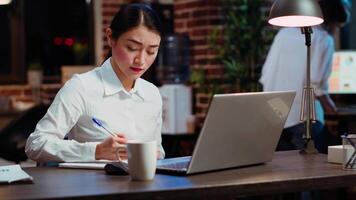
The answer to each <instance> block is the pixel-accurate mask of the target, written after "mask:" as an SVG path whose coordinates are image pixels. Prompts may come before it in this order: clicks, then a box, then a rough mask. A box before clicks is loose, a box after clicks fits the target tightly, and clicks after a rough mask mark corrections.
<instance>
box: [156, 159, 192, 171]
mask: <svg viewBox="0 0 356 200" xmlns="http://www.w3.org/2000/svg"><path fill="white" fill-rule="evenodd" d="M188 165H189V161H181V162H175V163H164V164H161V165H159V166H158V167H159V168H166V169H186V168H188Z"/></svg>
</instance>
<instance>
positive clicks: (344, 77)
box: [329, 51, 356, 94]
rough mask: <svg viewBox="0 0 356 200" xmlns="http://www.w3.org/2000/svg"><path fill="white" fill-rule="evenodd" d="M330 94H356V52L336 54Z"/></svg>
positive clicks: (330, 79)
mask: <svg viewBox="0 0 356 200" xmlns="http://www.w3.org/2000/svg"><path fill="white" fill-rule="evenodd" d="M329 93H330V94H356V51H337V52H335V53H334V57H333V63H332V71H331V75H330V78H329Z"/></svg>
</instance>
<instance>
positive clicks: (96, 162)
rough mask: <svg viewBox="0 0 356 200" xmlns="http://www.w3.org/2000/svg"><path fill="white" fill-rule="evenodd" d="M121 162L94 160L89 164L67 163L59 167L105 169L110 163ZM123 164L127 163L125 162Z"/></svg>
mask: <svg viewBox="0 0 356 200" xmlns="http://www.w3.org/2000/svg"><path fill="white" fill-rule="evenodd" d="M113 162H119V161H118V160H94V161H88V162H65V163H59V164H58V167H61V168H72V169H104V167H105V165H106V164H108V163H113ZM122 162H126V163H127V160H124V161H122Z"/></svg>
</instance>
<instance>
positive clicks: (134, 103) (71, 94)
mask: <svg viewBox="0 0 356 200" xmlns="http://www.w3.org/2000/svg"><path fill="white" fill-rule="evenodd" d="M93 117H95V118H97V119H99V120H100V121H101V122H102V123H103V126H105V127H107V128H108V129H110V130H111V131H112V132H117V133H123V134H124V135H125V136H126V138H127V140H145V141H147V140H155V141H156V142H157V147H158V150H159V152H160V153H159V158H163V157H164V150H163V148H162V145H161V141H162V139H161V127H162V99H161V95H160V93H159V90H158V88H157V87H156V86H154V85H153V84H151V83H149V82H147V81H145V80H143V79H141V78H139V79H137V80H136V82H135V86H134V88H133V89H132V90H131V91H129V92H127V91H126V90H125V89H124V87H123V85H122V84H121V82H120V80H119V79H118V77H117V76H116V74H115V72H114V70H113V68H112V66H111V63H110V59H108V60H106V61H105V63H104V64H103V65H102V66H101V67H98V68H95V69H94V70H92V71H89V72H87V73H84V74H80V75H78V74H76V75H74V76H73V77H72V78H71V79H70V80H69V81H67V82H66V84H65V85H64V86H63V87H62V88H61V89H60V91H59V92H58V94H57V95H56V97H55V99H54V101H53V103H52V105H51V106H50V107H49V109H48V111H47V113H46V115H45V116H44V117H43V118H42V119H41V120H40V121H39V122H38V124H37V126H36V129H35V131H34V132H33V133H32V134H31V135H30V136H29V138H28V140H27V144H26V149H25V151H26V154H27V155H28V157H29V158H31V159H33V160H36V161H40V162H42V161H45V162H46V161H67V162H68V161H90V160H95V148H96V145H97V144H99V143H100V142H101V141H102V140H104V139H105V138H107V137H110V135H109V134H108V133H107V132H105V130H104V129H103V128H101V127H99V126H97V125H95V124H94V123H93V121H92V118H93ZM65 136H67V137H68V140H64V137H65Z"/></svg>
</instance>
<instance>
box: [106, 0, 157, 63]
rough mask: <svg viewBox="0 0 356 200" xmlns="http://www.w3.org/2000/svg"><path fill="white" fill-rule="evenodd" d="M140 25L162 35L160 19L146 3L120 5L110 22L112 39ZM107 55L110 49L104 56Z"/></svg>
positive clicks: (109, 54)
mask: <svg viewBox="0 0 356 200" xmlns="http://www.w3.org/2000/svg"><path fill="white" fill-rule="evenodd" d="M140 25H143V26H145V27H146V28H148V30H151V31H154V32H156V33H157V34H159V35H160V36H161V35H162V25H161V21H160V19H159V18H158V15H157V14H156V12H155V11H154V10H153V9H152V8H151V7H150V6H149V5H148V4H145V3H133V4H128V5H124V6H122V7H121V8H120V10H119V12H117V13H116V15H115V16H114V18H113V20H112V21H111V24H110V29H111V30H112V38H113V40H117V39H118V38H119V37H120V36H121V35H122V34H123V33H125V32H127V31H130V30H131V29H133V28H135V27H137V26H140ZM109 57H111V49H110V51H109V53H108V55H107V56H106V58H109Z"/></svg>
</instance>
